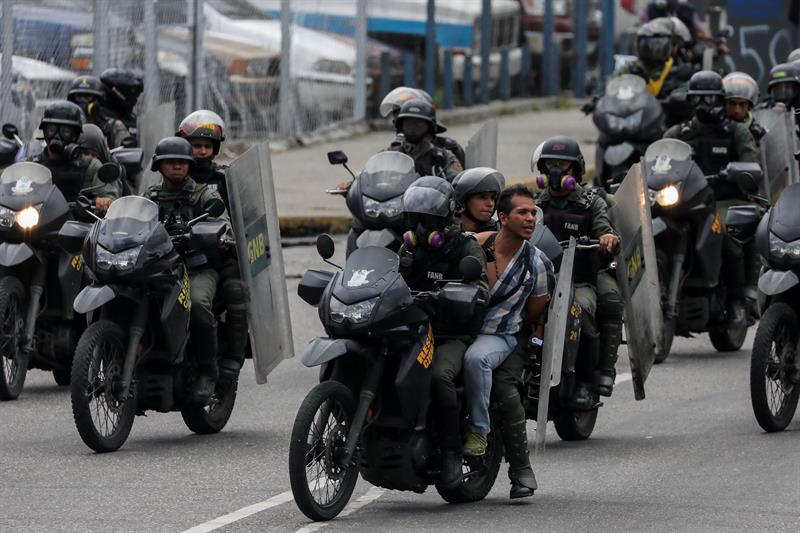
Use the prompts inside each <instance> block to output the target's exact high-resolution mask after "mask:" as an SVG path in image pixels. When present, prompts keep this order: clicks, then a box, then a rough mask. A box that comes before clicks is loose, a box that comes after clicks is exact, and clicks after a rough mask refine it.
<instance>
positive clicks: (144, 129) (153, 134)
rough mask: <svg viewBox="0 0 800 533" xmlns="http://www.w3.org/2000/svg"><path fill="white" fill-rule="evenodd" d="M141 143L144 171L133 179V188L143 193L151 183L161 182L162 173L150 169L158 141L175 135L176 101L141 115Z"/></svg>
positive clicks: (139, 123)
mask: <svg viewBox="0 0 800 533" xmlns="http://www.w3.org/2000/svg"><path fill="white" fill-rule="evenodd" d="M137 128H138V129H139V145H140V146H141V147H142V166H143V167H144V168H143V169H142V172H141V173H140V174H139V176H136V177H135V178H134V179H133V180H132V181H133V183H132V186H133V190H134V191H135V192H136V193H137V194H142V193H143V192H144V191H145V189H147V188H148V187H149V186H151V185H155V184H157V183H160V182H161V174H159V173H158V172H153V171H152V170H150V161H152V159H153V152H155V150H156V145H157V144H158V141H160V140H161V139H163V138H164V137H170V136H172V135H175V102H166V103H163V104H160V105H158V106H156V107H154V108H153V109H149V110H148V111H146V112H145V113H143V114H141V115H139V121H138V124H137Z"/></svg>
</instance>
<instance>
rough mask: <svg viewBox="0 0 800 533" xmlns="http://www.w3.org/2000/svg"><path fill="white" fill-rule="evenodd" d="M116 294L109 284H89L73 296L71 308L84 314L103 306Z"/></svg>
mask: <svg viewBox="0 0 800 533" xmlns="http://www.w3.org/2000/svg"><path fill="white" fill-rule="evenodd" d="M116 296H117V293H116V292H114V289H112V288H111V287H110V286H109V285H102V286H96V285H89V286H88V287H84V288H83V290H82V291H81V292H79V293H78V296H76V297H75V302H73V304H72V308H73V309H75V311H76V312H78V313H80V314H85V313H88V312H90V311H94V310H95V309H98V308H100V307H102V306H104V305H105V304H107V303H108V302H110V301H111V300H113V299H114V298H115V297H116Z"/></svg>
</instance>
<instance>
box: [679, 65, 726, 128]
mask: <svg viewBox="0 0 800 533" xmlns="http://www.w3.org/2000/svg"><path fill="white" fill-rule="evenodd" d="M686 94H687V101H688V102H689V105H690V106H692V109H693V110H694V114H695V116H696V117H697V119H698V120H699V121H700V122H704V123H712V124H719V123H720V122H722V121H723V120H724V119H725V87H724V84H723V83H722V76H720V75H719V74H717V73H716V72H714V71H713V70H701V71H700V72H695V73H694V75H692V77H691V78H690V79H689V90H688V91H687V93H686Z"/></svg>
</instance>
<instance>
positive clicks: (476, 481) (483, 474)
mask: <svg viewBox="0 0 800 533" xmlns="http://www.w3.org/2000/svg"><path fill="white" fill-rule="evenodd" d="M488 440H489V442H488V444H487V446H486V454H485V455H484V456H483V458H478V459H477V461H478V462H482V464H480V465H474V464H470V461H467V460H465V461H464V467H466V469H467V471H466V472H464V479H463V480H462V481H461V484H460V485H457V486H456V487H454V488H450V489H446V488H444V487H440V486H439V485H436V491H437V492H438V493H439V495H440V496H441V497H442V499H444V500H445V501H446V502H448V503H468V502H477V501H479V500H482V499H484V498H485V497H486V495H487V494H489V491H490V490H492V487H493V486H494V482H495V480H496V479H497V473H498V472H499V471H500V463H501V462H502V461H503V439H501V438H500V429H499V428H498V427H497V426H495V425H493V426H492V431H491V432H490V433H489V435H488ZM481 459H482V461H481Z"/></svg>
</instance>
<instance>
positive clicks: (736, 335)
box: [644, 139, 762, 363]
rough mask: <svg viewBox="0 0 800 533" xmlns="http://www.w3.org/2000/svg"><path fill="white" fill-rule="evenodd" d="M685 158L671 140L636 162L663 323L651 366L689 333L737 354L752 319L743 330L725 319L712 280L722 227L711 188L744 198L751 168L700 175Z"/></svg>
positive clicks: (755, 171)
mask: <svg viewBox="0 0 800 533" xmlns="http://www.w3.org/2000/svg"><path fill="white" fill-rule="evenodd" d="M691 156H692V149H691V147H690V146H689V145H688V144H686V143H684V142H682V141H678V140H676V139H663V140H661V141H658V142H655V143H653V144H652V145H650V147H649V148H648V149H647V152H646V153H645V156H644V171H645V176H646V179H647V187H648V188H649V190H650V204H651V213H652V217H653V236H654V237H655V244H656V258H657V263H658V265H657V266H658V275H659V281H660V285H661V291H662V294H661V301H662V309H663V317H664V319H663V325H664V329H663V344H662V346H663V349H662V352H661V353H658V354H657V355H656V363H661V362H663V361H664V360H665V359H666V358H667V356H668V355H669V351H670V348H671V346H672V341H673V339H674V336H675V335H682V336H686V337H689V336H691V334H692V333H693V332H706V331H707V332H708V334H709V337H710V339H711V344H712V345H713V346H714V348H716V349H717V350H719V351H735V350H738V349H739V348H741V346H742V344H743V343H744V339H745V335H746V334H747V328H748V327H749V326H750V325H752V324H753V323H754V321H755V316H754V313H752V312H751V313H748V320H747V322H746V323H745V324H744V325H736V324H734V323H732V322H731V321H730V320H729V319H728V317H727V316H726V288H725V286H724V284H723V283H722V282H721V280H720V269H721V267H722V246H723V238H724V235H723V231H724V228H723V221H721V220H720V215H719V212H718V211H717V208H716V202H715V200H714V191H713V190H712V188H711V184H712V183H713V182H714V181H723V182H727V183H728V184H730V185H732V186H735V187H737V188H738V189H739V190H740V191H742V193H743V194H745V193H752V192H753V191H755V190H757V188H758V184H759V183H760V181H761V179H762V178H761V169H760V167H759V166H758V163H730V164H729V165H728V166H727V167H726V169H724V170H723V171H722V172H721V173H720V174H719V175H715V176H704V175H703V172H702V171H701V170H700V167H698V166H697V164H696V163H695V162H694V161H692V159H691ZM748 307H749V308H751V309H754V308H755V305H749V306H748Z"/></svg>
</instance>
